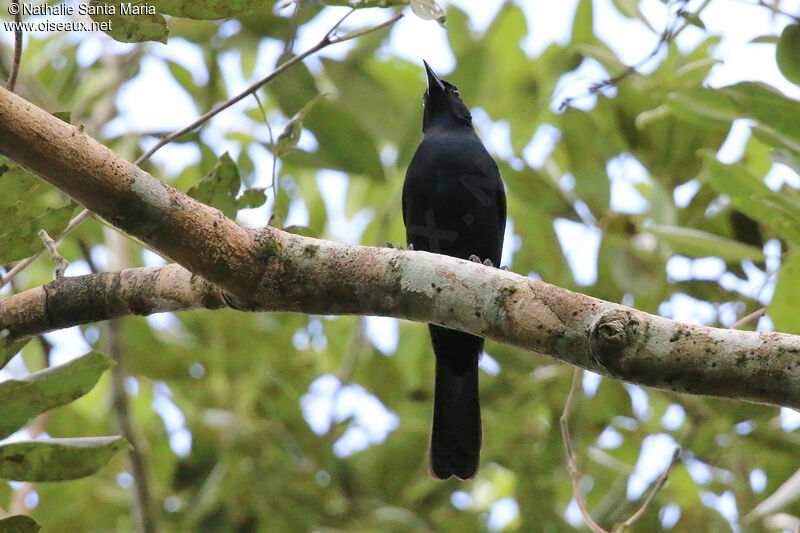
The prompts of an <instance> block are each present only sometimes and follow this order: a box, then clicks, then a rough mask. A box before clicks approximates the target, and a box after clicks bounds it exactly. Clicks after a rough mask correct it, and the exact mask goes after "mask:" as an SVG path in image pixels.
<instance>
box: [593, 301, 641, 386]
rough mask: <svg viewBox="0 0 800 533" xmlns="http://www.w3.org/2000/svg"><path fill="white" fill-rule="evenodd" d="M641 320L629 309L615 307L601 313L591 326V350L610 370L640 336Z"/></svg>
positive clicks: (601, 363)
mask: <svg viewBox="0 0 800 533" xmlns="http://www.w3.org/2000/svg"><path fill="white" fill-rule="evenodd" d="M638 330H639V321H638V320H637V319H636V318H635V317H634V316H633V315H632V314H631V313H630V312H628V311H622V310H618V309H614V310H612V311H609V312H607V313H604V314H602V315H600V317H599V318H597V320H595V322H594V323H593V324H592V326H591V327H590V328H589V351H590V353H591V354H592V357H593V359H594V360H595V362H596V363H597V364H598V365H600V366H601V367H603V368H605V369H606V370H608V371H609V372H610V369H611V368H613V367H614V366H616V363H617V362H618V361H619V359H620V357H621V356H622V354H623V353H624V351H625V350H626V349H627V348H628V347H629V346H631V345H632V344H633V342H634V341H635V340H636V338H637V336H638Z"/></svg>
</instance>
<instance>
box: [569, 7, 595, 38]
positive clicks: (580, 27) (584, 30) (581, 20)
mask: <svg viewBox="0 0 800 533" xmlns="http://www.w3.org/2000/svg"><path fill="white" fill-rule="evenodd" d="M593 25H594V13H593V9H592V0H580V1H579V2H578V7H577V8H576V9H575V18H574V19H573V22H572V44H577V43H591V42H594V41H595V40H596V38H595V36H594V31H592V26H593Z"/></svg>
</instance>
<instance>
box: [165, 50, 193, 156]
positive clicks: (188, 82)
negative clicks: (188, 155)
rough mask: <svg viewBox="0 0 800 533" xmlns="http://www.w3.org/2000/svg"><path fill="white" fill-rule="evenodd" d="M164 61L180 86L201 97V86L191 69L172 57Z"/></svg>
mask: <svg viewBox="0 0 800 533" xmlns="http://www.w3.org/2000/svg"><path fill="white" fill-rule="evenodd" d="M164 61H165V62H166V64H167V68H168V69H169V72H170V74H172V77H173V78H175V81H177V82H178V84H180V86H181V87H183V89H184V90H185V91H186V92H187V93H189V94H190V95H191V96H192V97H193V98H199V96H200V87H198V86H197V84H196V83H195V82H194V76H192V73H191V72H189V69H187V68H186V67H184V66H183V65H180V64H178V63H176V62H175V61H173V60H171V59H165V60H164ZM182 138H183V137H182ZM184 142H185V139H184Z"/></svg>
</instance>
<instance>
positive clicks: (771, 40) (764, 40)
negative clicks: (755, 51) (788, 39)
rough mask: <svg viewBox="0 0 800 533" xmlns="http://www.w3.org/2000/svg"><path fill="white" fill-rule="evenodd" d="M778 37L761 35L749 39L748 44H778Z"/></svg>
mask: <svg viewBox="0 0 800 533" xmlns="http://www.w3.org/2000/svg"><path fill="white" fill-rule="evenodd" d="M779 39H780V37H778V36H777V35H761V36H760V37H756V38H755V39H751V40H750V42H749V43H748V44H778V40H779Z"/></svg>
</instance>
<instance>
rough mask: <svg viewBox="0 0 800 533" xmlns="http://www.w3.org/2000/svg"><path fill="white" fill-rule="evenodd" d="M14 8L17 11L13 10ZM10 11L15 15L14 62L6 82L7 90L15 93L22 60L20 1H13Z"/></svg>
mask: <svg viewBox="0 0 800 533" xmlns="http://www.w3.org/2000/svg"><path fill="white" fill-rule="evenodd" d="M12 7H13V8H15V9H14V10H12ZM8 9H9V13H11V12H13V13H14V60H13V62H12V63H11V75H10V76H9V77H8V79H7V80H6V89H8V90H9V91H13V90H14V87H16V86H17V76H18V75H19V65H20V62H21V60H22V10H21V9H20V5H19V0H11V3H10V4H9V7H8Z"/></svg>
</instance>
